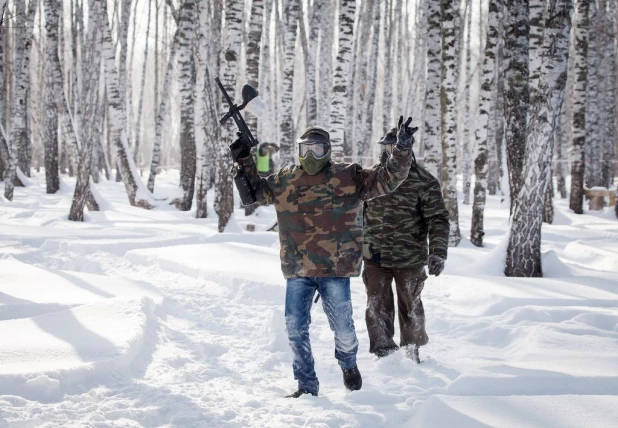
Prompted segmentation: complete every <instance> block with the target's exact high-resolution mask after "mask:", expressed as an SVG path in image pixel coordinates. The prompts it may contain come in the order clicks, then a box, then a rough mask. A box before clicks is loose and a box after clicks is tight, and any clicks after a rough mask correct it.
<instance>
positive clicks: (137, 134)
mask: <svg viewBox="0 0 618 428" xmlns="http://www.w3.org/2000/svg"><path fill="white" fill-rule="evenodd" d="M155 7H156V4H155ZM151 11H152V1H151V0H148V21H147V22H146V41H145V43H144V62H143V63H142V77H141V82H140V91H139V104H138V106H137V123H136V124H135V146H134V147H133V160H134V161H135V163H136V164H137V162H138V157H139V146H140V139H141V136H142V119H143V116H144V88H145V86H146V69H147V66H148V39H149V35H150V13H151ZM136 15H137V14H136Z"/></svg>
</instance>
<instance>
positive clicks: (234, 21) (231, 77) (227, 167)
mask: <svg viewBox="0 0 618 428" xmlns="http://www.w3.org/2000/svg"><path fill="white" fill-rule="evenodd" d="M242 14H243V5H242V3H241V2H238V1H235V0H227V2H226V7H225V31H224V36H223V42H222V45H223V46H222V47H223V49H222V53H223V56H222V57H221V83H222V84H223V87H224V88H225V90H226V91H227V93H228V94H229V96H230V98H231V99H232V100H236V97H235V94H236V90H235V89H236V76H237V75H238V73H239V68H240V67H239V65H240V42H241V40H242ZM290 91H291V88H290ZM289 95H290V100H289V101H290V106H289V107H290V120H291V109H292V106H291V93H290V94H289ZM217 99H219V100H220V103H221V104H220V105H221V112H224V111H228V110H229V106H228V104H227V102H226V101H225V100H224V99H223V96H221V95H220V94H219V96H218V97H217ZM290 126H291V125H290ZM235 131H236V129H235V124H234V122H233V121H232V120H228V122H227V123H226V124H225V125H224V126H222V127H221V137H220V140H219V144H217V148H216V153H217V167H216V169H215V191H216V193H215V206H214V209H215V212H216V213H217V215H218V216H219V232H223V231H224V230H225V227H226V226H227V224H228V222H229V220H230V218H231V217H232V214H233V212H234V192H233V188H232V174H231V168H232V162H233V161H232V156H231V154H230V150H229V148H228V146H229V144H231V143H232V140H233V139H235V134H234V132H235ZM289 144H291V142H289Z"/></svg>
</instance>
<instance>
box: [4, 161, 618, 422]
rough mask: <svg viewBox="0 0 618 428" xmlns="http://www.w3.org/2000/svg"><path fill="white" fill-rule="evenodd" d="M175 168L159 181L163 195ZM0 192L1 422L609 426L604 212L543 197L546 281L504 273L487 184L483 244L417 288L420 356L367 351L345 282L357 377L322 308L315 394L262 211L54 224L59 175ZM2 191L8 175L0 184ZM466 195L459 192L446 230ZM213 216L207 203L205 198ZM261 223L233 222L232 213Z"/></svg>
mask: <svg viewBox="0 0 618 428" xmlns="http://www.w3.org/2000/svg"><path fill="white" fill-rule="evenodd" d="M177 177H178V175H177V173H169V174H163V175H161V176H159V177H158V178H157V180H158V184H157V185H158V189H157V196H162V197H165V196H167V195H170V194H173V193H174V192H175V184H174V183H176V182H177ZM64 180H65V182H66V183H65V184H63V186H62V190H61V192H60V193H58V194H56V195H46V194H45V186H44V177H43V175H42V174H39V175H36V176H35V177H34V178H33V179H32V186H31V187H28V188H25V189H24V188H16V190H15V200H14V201H13V202H11V203H9V202H7V201H6V200H4V199H1V198H0V426H2V427H4V426H9V427H13V426H14V427H39V426H42V427H110V426H118V427H134V426H135V427H137V426H147V427H155V426H167V427H172V426H174V427H176V426H179V427H180V426H182V427H185V426H186V427H219V426H238V427H240V426H242V427H244V426H313V427H327V426H328V427H340V426H363V427H374V426H388V427H394V426H405V427H486V426H495V427H533V426H534V427H610V426H613V427H615V426H617V424H618V422H617V421H618V279H617V278H618V275H617V274H618V221H617V220H616V218H615V216H614V214H613V211H612V210H609V209H606V210H605V211H603V212H598V213H587V214H586V215H583V216H577V215H574V214H571V213H570V212H569V210H568V209H567V205H566V202H565V201H561V200H558V201H557V204H556V209H557V212H556V221H555V224H554V225H551V226H547V225H546V226H544V229H543V240H544V241H543V242H544V246H543V253H544V256H543V257H544V269H545V273H546V278H543V279H521V278H505V277H504V276H503V275H502V273H501V268H502V262H501V261H500V256H501V255H502V254H504V245H505V239H504V238H505V231H506V229H507V222H508V207H506V206H504V205H501V204H500V200H499V198H498V197H490V199H489V201H488V206H487V209H486V220H485V221H486V233H487V236H486V243H487V245H486V247H485V248H482V249H479V248H475V247H473V246H472V245H471V244H470V243H469V241H468V239H467V237H466V238H464V239H463V241H462V243H461V245H460V246H459V247H458V248H455V249H451V251H450V253H449V259H448V262H447V268H446V271H445V273H444V274H443V275H441V276H440V277H438V278H434V277H432V278H430V279H429V280H428V281H427V284H426V286H425V291H424V293H423V295H424V302H425V308H426V312H427V318H428V332H429V335H430V342H429V344H428V345H427V346H426V347H423V348H421V358H422V359H423V362H422V364H420V365H416V364H414V363H413V362H412V361H410V360H407V359H406V358H405V357H404V356H403V355H402V353H396V354H394V355H392V356H389V357H387V358H385V359H381V360H377V359H376V358H374V357H372V356H371V355H370V354H369V353H368V347H369V345H368V338H367V330H366V327H365V321H364V307H365V292H364V286H363V284H362V282H361V281H360V280H359V279H358V278H355V279H353V281H352V289H353V294H352V299H353V304H354V310H355V312H354V316H355V322H356V328H357V333H358V336H359V340H360V352H359V355H358V365H359V368H360V370H361V373H362V374H363V380H364V382H363V388H362V390H361V391H357V392H348V391H346V390H345V388H344V386H343V384H342V379H341V371H340V369H339V367H338V365H337V362H336V360H335V358H334V355H333V347H334V345H333V336H332V332H331V331H330V329H329V327H328V323H327V321H326V317H325V315H324V313H323V311H322V308H321V305H319V304H318V305H315V306H314V308H313V311H312V312H313V314H312V315H313V323H312V325H311V335H312V346H313V352H314V356H315V358H316V369H317V372H318V376H319V378H320V387H321V389H320V396H319V397H307V396H303V397H302V398H300V399H297V400H292V399H285V398H282V396H283V395H284V394H286V393H289V392H291V391H293V390H294V389H295V387H296V384H295V381H294V379H293V376H292V365H291V353H290V351H289V349H288V344H287V339H286V334H285V329H284V319H283V302H284V289H285V288H284V284H285V283H284V280H283V277H282V275H281V271H280V267H279V255H278V252H279V244H278V240H277V235H276V233H273V232H267V231H265V229H266V228H267V225H268V224H269V223H270V222H271V221H272V218H273V211H272V209H264V208H261V209H260V210H258V212H257V216H256V215H254V216H252V217H248V218H245V217H244V216H243V210H241V209H238V210H237V212H236V219H237V220H236V223H235V224H234V225H232V226H231V227H230V230H231V231H230V232H228V233H225V234H218V233H217V232H216V219H215V218H214V216H213V217H212V218H209V219H206V220H196V219H195V218H194V217H195V215H194V212H188V213H184V212H178V211H176V210H175V209H173V208H165V209H164V208H159V209H156V210H153V211H145V210H142V209H139V208H132V207H130V206H129V205H128V203H127V199H126V195H125V193H124V187H123V186H122V184H119V183H108V182H105V183H102V184H100V185H98V187H97V188H98V189H99V192H100V193H101V195H102V196H103V197H104V198H106V199H107V200H108V202H109V207H108V208H109V209H107V210H105V211H102V212H98V213H88V214H87V221H86V222H84V223H72V222H69V221H67V220H66V218H67V214H68V211H69V205H70V200H71V196H72V185H73V181H71V180H70V179H66V178H65V179H64ZM0 191H3V184H2V183H0ZM470 211H471V209H470V206H464V205H460V213H461V215H462V221H461V227H462V230H463V231H466V232H467V231H468V230H469V227H470V221H469V219H470ZM210 212H211V213H212V209H211V211H210ZM248 222H252V223H255V224H256V225H257V227H256V229H257V231H256V232H245V231H244V229H245V228H246V223H248Z"/></svg>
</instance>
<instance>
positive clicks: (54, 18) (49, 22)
mask: <svg viewBox="0 0 618 428" xmlns="http://www.w3.org/2000/svg"><path fill="white" fill-rule="evenodd" d="M58 9H59V3H58V0H45V31H46V44H45V55H46V62H47V66H46V69H45V86H46V90H45V131H44V132H45V134H44V135H45V183H46V188H47V193H56V192H57V191H58V190H59V189H60V179H59V177H58V109H57V107H56V94H55V93H54V91H52V90H51V88H53V87H54V85H55V83H54V81H53V80H54V75H53V73H52V67H51V66H50V64H52V63H53V61H57V60H58V20H59V17H58Z"/></svg>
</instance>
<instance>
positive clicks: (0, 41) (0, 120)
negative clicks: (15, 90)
mask: <svg viewBox="0 0 618 428" xmlns="http://www.w3.org/2000/svg"><path fill="white" fill-rule="evenodd" d="M1 6H2V8H1V9H0V125H2V127H3V128H4V124H5V123H6V122H5V118H4V103H5V101H6V100H5V96H6V94H5V92H4V41H5V33H6V31H5V25H4V19H5V18H4V12H5V9H6V1H3V2H2V4H1ZM1 139H2V140H4V138H3V137H2V138H1ZM7 143H8V142H7V141H4V142H3V143H0V181H4V171H5V169H6V164H7V163H8V160H9V153H8V149H7V148H6V146H5V145H6V144H7Z"/></svg>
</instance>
